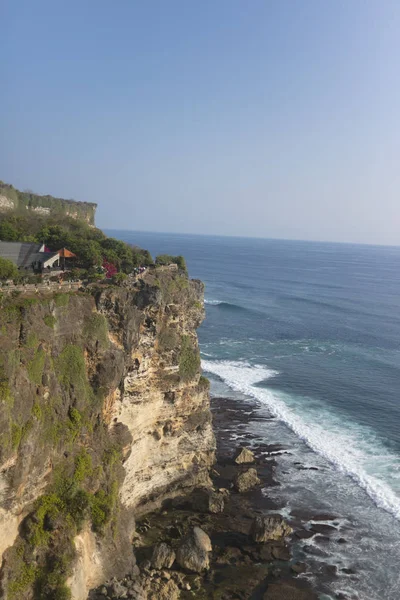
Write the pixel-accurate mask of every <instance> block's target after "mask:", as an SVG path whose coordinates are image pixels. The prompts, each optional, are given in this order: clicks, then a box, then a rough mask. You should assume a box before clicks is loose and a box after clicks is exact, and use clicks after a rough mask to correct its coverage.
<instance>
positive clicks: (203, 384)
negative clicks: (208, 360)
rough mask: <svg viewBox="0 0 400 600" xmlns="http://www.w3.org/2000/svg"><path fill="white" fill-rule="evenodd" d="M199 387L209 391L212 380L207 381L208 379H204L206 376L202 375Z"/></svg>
mask: <svg viewBox="0 0 400 600" xmlns="http://www.w3.org/2000/svg"><path fill="white" fill-rule="evenodd" d="M199 387H200V389H205V390H208V388H209V387H210V380H209V379H207V377H204V375H200V379H199Z"/></svg>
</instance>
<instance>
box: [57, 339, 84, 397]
mask: <svg viewBox="0 0 400 600" xmlns="http://www.w3.org/2000/svg"><path fill="white" fill-rule="evenodd" d="M55 367H56V372H57V374H58V379H59V381H60V383H61V384H62V385H64V386H65V387H66V388H67V389H69V388H70V387H72V388H73V389H74V393H75V395H76V396H77V397H78V398H79V399H80V401H81V402H82V403H84V402H85V401H91V400H92V399H93V391H92V389H91V387H90V385H89V382H88V380H87V375H86V365H85V357H84V355H83V350H82V348H80V347H79V346H75V345H74V344H69V345H68V346H65V348H64V350H63V351H62V352H61V354H60V355H59V356H58V357H57V359H56V361H55Z"/></svg>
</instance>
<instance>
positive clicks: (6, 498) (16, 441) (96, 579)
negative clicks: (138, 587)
mask: <svg viewBox="0 0 400 600" xmlns="http://www.w3.org/2000/svg"><path fill="white" fill-rule="evenodd" d="M203 315H204V308H203V285H202V284H201V282H198V281H190V280H188V278H187V276H186V275H184V274H182V273H179V272H178V271H176V270H175V271H174V270H168V269H155V270H154V271H150V272H149V273H148V274H147V275H146V277H145V278H144V280H142V281H139V282H138V283H137V284H136V287H132V288H131V289H128V288H117V287H107V286H105V287H101V286H99V287H98V288H97V289H96V288H91V289H89V290H86V291H85V292H82V293H71V294H56V295H54V294H53V295H49V296H42V297H35V298H29V297H24V296H23V295H22V296H20V297H17V298H14V299H11V298H10V299H7V300H3V306H2V309H1V312H0V402H1V408H2V410H1V412H0V530H1V532H2V536H1V540H0V551H1V555H2V557H3V559H2V568H1V586H2V594H3V595H2V597H4V598H6V599H7V600H16V598H18V600H19V599H21V600H30V599H31V598H32V588H33V586H36V588H38V586H39V588H40V590H41V593H42V594H43V595H45V594H48V596H49V597H50V594H51V593H53V592H54V590H56V591H57V593H59V595H60V597H61V596H62V594H63V593H64V591H62V590H64V588H65V586H66V585H69V587H70V588H71V589H72V591H73V598H74V600H81V599H82V600H83V599H84V598H86V596H87V590H88V588H89V587H95V586H96V585H99V584H100V583H101V582H102V581H105V580H106V579H107V578H109V577H110V576H116V577H121V576H123V575H125V574H126V573H130V572H132V569H134V566H135V564H134V556H133V553H132V547H131V544H130V540H131V535H132V533H133V531H134V528H135V517H137V516H138V515H143V514H144V513H146V512H147V511H150V510H151V509H153V508H155V507H158V506H160V504H161V502H162V501H163V500H164V499H166V498H169V497H174V496H175V495H178V494H182V492H184V493H186V492H190V491H191V490H192V489H194V488H196V487H199V486H207V485H208V484H209V478H208V471H209V468H210V466H211V465H212V463H213V461H214V450H215V440H214V435H213V431H212V426H211V414H210V410H209V388H208V382H207V380H205V379H204V378H202V377H200V359H199V350H198V343H197V336H196V328H197V327H198V325H199V324H200V323H201V321H202V319H203ZM59 559H60V560H62V561H63V564H64V563H65V567H63V568H62V569H61V568H60V567H59V566H58V564H59V563H58V562H57V560H59ZM49 561H50V562H49ZM49 564H51V565H52V567H51V568H50V567H49V566H48V565H49ZM53 566H54V568H53ZM67 575H68V576H69V579H68V581H66V576H67ZM65 593H66V592H65Z"/></svg>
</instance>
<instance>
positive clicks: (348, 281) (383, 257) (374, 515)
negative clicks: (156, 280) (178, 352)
mask: <svg viewBox="0 0 400 600" xmlns="http://www.w3.org/2000/svg"><path fill="white" fill-rule="evenodd" d="M110 233H112V234H114V235H115V236H116V237H120V238H121V239H124V240H126V241H128V242H131V243H135V244H137V245H139V246H142V247H144V248H147V249H149V250H150V251H151V252H152V253H153V254H157V253H169V254H183V255H184V256H185V258H186V260H187V263H188V267H189V272H190V275H191V276H192V277H195V278H199V279H202V280H203V281H204V282H205V284H206V294H205V298H206V300H205V301H206V319H205V322H204V323H203V325H202V326H201V327H200V329H199V339H200V347H201V351H202V359H203V362H202V365H203V369H204V371H205V372H206V374H207V375H208V376H209V377H210V379H211V382H212V388H211V389H212V392H213V393H214V394H218V395H224V394H225V395H227V396H230V397H237V398H240V399H241V400H246V399H249V400H250V399H251V400H253V401H254V400H255V401H257V402H258V403H259V404H260V406H261V409H262V410H265V412H266V413H267V414H269V415H271V416H274V417H275V419H273V420H271V421H268V422H267V423H265V422H262V421H261V422H257V423H254V424H253V425H250V427H251V428H252V433H253V435H256V436H258V437H259V438H260V439H261V440H263V441H264V442H265V441H266V442H268V443H273V444H274V443H280V444H283V445H285V447H287V449H288V452H287V453H286V454H282V455H281V456H280V457H279V461H278V465H279V466H278V473H277V478H278V480H279V481H280V482H281V486H280V487H278V488H273V489H269V490H266V493H267V494H268V495H269V496H272V497H273V498H275V499H276V501H277V502H278V503H280V505H281V510H282V512H283V514H285V515H286V516H289V518H290V515H291V513H292V512H293V513H294V512H296V511H297V512H299V511H300V512H301V510H302V509H304V510H306V509H307V511H310V510H315V511H316V512H318V511H325V512H328V513H332V514H333V515H334V516H335V518H334V519H333V520H332V521H331V522H330V524H331V525H333V526H334V527H335V528H336V530H335V531H334V534H333V535H331V536H330V539H329V540H327V539H323V538H321V536H319V537H318V536H316V537H315V538H312V539H311V540H306V541H304V542H303V544H304V545H307V546H308V551H309V552H310V547H311V554H310V556H309V562H310V561H311V563H312V565H313V571H314V573H318V572H319V570H320V571H321V573H322V572H323V566H324V565H325V564H326V563H329V564H333V565H335V566H336V567H337V577H335V578H334V580H333V581H332V582H331V583H330V590H328V597H329V594H331V597H332V598H334V597H335V594H338V593H339V592H343V593H346V594H348V595H349V596H351V597H354V598H359V599H363V600H364V599H365V600H399V599H400V573H399V571H400V248H399V247H379V246H361V245H347V244H329V243H314V242H298V241H280V240H262V239H245V238H223V237H214V236H190V235H172V234H155V233H154V234H153V233H135V232H110ZM299 463H300V464H301V465H302V468H301V469H299V468H298V466H296V465H298V464H299ZM310 467H311V469H310ZM338 540H341V541H342V542H343V540H345V541H346V542H345V543H338ZM342 569H345V571H343V570H342ZM346 569H350V572H346ZM351 571H355V573H354V574H353V573H352V572H351Z"/></svg>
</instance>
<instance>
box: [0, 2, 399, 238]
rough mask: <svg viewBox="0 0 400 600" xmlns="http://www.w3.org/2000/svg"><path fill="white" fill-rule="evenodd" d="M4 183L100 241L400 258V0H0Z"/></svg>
mask: <svg viewBox="0 0 400 600" xmlns="http://www.w3.org/2000/svg"><path fill="white" fill-rule="evenodd" d="M0 19H1V22H2V27H1V29H2V33H1V38H0V52H1V62H0V74H1V82H2V86H1V87H2V90H1V94H0V115H1V120H0V179H3V180H4V181H7V182H10V183H13V185H14V186H15V187H18V188H20V189H26V188H30V189H33V190H34V191H35V192H37V193H40V194H46V193H50V194H53V195H55V196H60V197H67V198H74V199H76V200H87V201H92V202H98V204H99V209H98V217H97V223H98V225H99V226H100V227H109V228H119V229H142V230H152V231H176V232H193V233H219V234H227V235H244V236H259V237H282V238H300V239H316V240H333V241H351V242H366V243H383V244H385V243H386V244H400V226H399V225H400V2H399V1H398V0H326V1H325V0H201V1H200V0H157V1H154V0H141V1H140V2H139V1H136V0H117V1H116V2H111V1H110V0H107V1H104V0H86V1H85V0H79V2H78V1H77V0H68V2H61V0H35V1H32V0H2V2H1V3H0Z"/></svg>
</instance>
